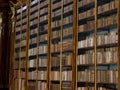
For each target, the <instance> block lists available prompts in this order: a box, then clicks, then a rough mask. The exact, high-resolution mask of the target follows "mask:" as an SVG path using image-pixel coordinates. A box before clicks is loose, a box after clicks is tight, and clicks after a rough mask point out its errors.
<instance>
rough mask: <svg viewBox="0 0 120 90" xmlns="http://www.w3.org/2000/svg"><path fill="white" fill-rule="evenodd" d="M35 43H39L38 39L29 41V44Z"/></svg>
mask: <svg viewBox="0 0 120 90" xmlns="http://www.w3.org/2000/svg"><path fill="white" fill-rule="evenodd" d="M35 43H37V38H36V37H35V38H31V39H30V40H29V44H35Z"/></svg>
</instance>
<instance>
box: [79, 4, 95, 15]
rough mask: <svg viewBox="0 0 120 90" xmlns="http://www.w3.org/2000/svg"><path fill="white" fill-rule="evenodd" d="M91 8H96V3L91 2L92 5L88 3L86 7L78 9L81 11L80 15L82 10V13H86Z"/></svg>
mask: <svg viewBox="0 0 120 90" xmlns="http://www.w3.org/2000/svg"><path fill="white" fill-rule="evenodd" d="M91 8H94V2H91V3H88V4H86V5H83V6H80V7H78V11H79V13H80V10H81V11H82V12H84V11H86V10H88V9H91Z"/></svg>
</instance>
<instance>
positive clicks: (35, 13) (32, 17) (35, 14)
mask: <svg viewBox="0 0 120 90" xmlns="http://www.w3.org/2000/svg"><path fill="white" fill-rule="evenodd" d="M36 17H38V11H36V12H34V14H32V15H30V20H32V19H34V18H36Z"/></svg>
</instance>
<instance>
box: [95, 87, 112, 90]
mask: <svg viewBox="0 0 120 90" xmlns="http://www.w3.org/2000/svg"><path fill="white" fill-rule="evenodd" d="M97 90H113V88H109V87H108V88H107V87H98V89H97Z"/></svg>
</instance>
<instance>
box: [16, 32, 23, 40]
mask: <svg viewBox="0 0 120 90" xmlns="http://www.w3.org/2000/svg"><path fill="white" fill-rule="evenodd" d="M23 35H25V33H24V34H23ZM21 37H22V35H21V33H20V34H17V35H16V36H15V38H16V40H17V39H20V38H21Z"/></svg>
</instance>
